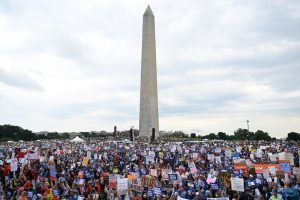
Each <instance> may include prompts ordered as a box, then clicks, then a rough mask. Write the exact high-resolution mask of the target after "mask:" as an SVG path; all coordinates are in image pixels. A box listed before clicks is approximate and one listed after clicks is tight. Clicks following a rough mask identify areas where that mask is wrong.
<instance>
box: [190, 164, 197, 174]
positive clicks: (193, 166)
mask: <svg viewBox="0 0 300 200" xmlns="http://www.w3.org/2000/svg"><path fill="white" fill-rule="evenodd" d="M189 168H190V170H191V172H192V173H193V174H195V173H197V171H198V170H197V168H196V166H195V163H194V162H189Z"/></svg>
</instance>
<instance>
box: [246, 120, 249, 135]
mask: <svg viewBox="0 0 300 200" xmlns="http://www.w3.org/2000/svg"><path fill="white" fill-rule="evenodd" d="M246 122H247V128H248V132H249V122H250V121H249V120H247V121H246Z"/></svg>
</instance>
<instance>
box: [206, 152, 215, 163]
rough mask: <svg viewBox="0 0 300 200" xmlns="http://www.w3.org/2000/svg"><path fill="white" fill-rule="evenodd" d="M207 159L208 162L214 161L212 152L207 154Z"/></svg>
mask: <svg viewBox="0 0 300 200" xmlns="http://www.w3.org/2000/svg"><path fill="white" fill-rule="evenodd" d="M207 159H208V160H209V161H210V162H214V159H215V155H214V154H207Z"/></svg>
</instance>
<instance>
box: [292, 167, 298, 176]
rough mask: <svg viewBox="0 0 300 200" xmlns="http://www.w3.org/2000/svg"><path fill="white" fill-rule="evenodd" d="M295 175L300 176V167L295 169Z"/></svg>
mask: <svg viewBox="0 0 300 200" xmlns="http://www.w3.org/2000/svg"><path fill="white" fill-rule="evenodd" d="M293 174H295V175H296V174H300V167H293Z"/></svg>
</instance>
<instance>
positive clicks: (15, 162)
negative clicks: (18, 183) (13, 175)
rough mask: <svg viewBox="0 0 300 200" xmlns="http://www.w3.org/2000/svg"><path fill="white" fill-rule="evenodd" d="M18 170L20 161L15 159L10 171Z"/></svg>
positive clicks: (11, 163) (12, 161)
mask: <svg viewBox="0 0 300 200" xmlns="http://www.w3.org/2000/svg"><path fill="white" fill-rule="evenodd" d="M17 170H18V159H17V158H13V159H11V162H10V171H12V172H15V171H17Z"/></svg>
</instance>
